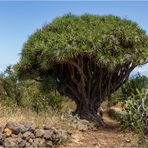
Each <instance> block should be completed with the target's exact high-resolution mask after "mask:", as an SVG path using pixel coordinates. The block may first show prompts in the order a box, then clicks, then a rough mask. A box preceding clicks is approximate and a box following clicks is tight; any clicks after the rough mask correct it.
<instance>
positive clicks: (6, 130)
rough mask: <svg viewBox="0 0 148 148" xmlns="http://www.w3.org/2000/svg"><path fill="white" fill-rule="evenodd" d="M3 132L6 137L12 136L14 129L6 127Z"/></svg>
mask: <svg viewBox="0 0 148 148" xmlns="http://www.w3.org/2000/svg"><path fill="white" fill-rule="evenodd" d="M3 133H4V135H5V136H6V137H10V136H11V135H12V130H11V129H9V128H5V129H4V131H3Z"/></svg>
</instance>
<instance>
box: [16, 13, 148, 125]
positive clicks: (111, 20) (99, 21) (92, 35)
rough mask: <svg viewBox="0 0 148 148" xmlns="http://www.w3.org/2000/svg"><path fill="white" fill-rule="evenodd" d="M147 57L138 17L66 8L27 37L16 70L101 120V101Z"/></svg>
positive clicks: (85, 116) (79, 112)
mask: <svg viewBox="0 0 148 148" xmlns="http://www.w3.org/2000/svg"><path fill="white" fill-rule="evenodd" d="M147 59H148V36H147V35H146V33H145V31H144V30H143V29H141V28H140V27H139V26H138V25H137V24H136V23H134V22H132V21H130V20H127V19H121V18H119V17H116V16H111V15H109V16H98V15H89V14H85V15H82V16H75V15H72V14H68V15H65V16H62V17H59V18H56V19H54V20H53V21H52V22H51V23H49V24H47V25H45V26H43V27H42V28H41V29H38V30H37V31H36V32H35V33H33V34H32V35H31V36H30V37H29V39H28V41H27V42H26V43H25V44H24V46H23V49H22V53H21V59H20V62H19V63H18V75H19V78H20V79H21V80H24V79H34V80H36V81H39V82H40V83H41V84H44V86H45V88H46V89H48V88H49V90H50V89H51V88H52V87H53V89H56V90H58V92H59V93H60V94H61V95H65V96H67V97H68V98H70V99H72V100H73V101H74V102H75V103H76V106H77V108H76V110H75V111H74V112H73V114H77V115H79V117H80V118H82V119H86V120H89V121H93V122H95V123H99V124H101V125H102V124H103V121H102V118H101V116H100V114H99V111H98V108H99V106H100V104H101V103H102V102H103V101H104V100H106V99H107V98H108V97H110V95H111V94H112V93H113V92H115V91H116V90H117V89H118V88H119V87H120V86H121V85H122V84H123V83H125V82H126V81H127V79H128V77H129V74H130V73H131V71H132V70H133V69H134V68H135V67H136V66H137V65H141V64H143V63H146V62H147ZM49 86H50V87H49Z"/></svg>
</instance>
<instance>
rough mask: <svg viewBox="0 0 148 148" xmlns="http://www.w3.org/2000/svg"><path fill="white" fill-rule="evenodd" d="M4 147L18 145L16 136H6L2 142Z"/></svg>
mask: <svg viewBox="0 0 148 148" xmlns="http://www.w3.org/2000/svg"><path fill="white" fill-rule="evenodd" d="M3 146H4V147H18V140H17V139H16V138H12V137H8V138H6V139H5V141H4V143H3Z"/></svg>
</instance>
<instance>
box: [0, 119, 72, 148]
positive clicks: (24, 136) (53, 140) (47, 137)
mask: <svg viewBox="0 0 148 148" xmlns="http://www.w3.org/2000/svg"><path fill="white" fill-rule="evenodd" d="M70 135H71V134H70V133H69V132H67V131H65V130H62V129H56V128H54V127H52V126H50V125H49V124H48V125H44V126H43V129H39V128H37V127H36V125H35V124H34V123H32V122H26V123H25V124H19V123H16V122H8V123H7V124H6V126H5V127H4V128H1V132H0V147H19V148H21V147H53V146H58V145H60V144H61V143H62V142H63V141H64V140H67V139H68V137H69V136H70Z"/></svg>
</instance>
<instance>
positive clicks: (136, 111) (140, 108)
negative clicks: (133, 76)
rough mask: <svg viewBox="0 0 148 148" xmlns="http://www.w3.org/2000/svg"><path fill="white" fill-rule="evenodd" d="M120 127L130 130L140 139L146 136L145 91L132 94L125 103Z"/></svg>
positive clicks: (147, 110)
mask: <svg viewBox="0 0 148 148" xmlns="http://www.w3.org/2000/svg"><path fill="white" fill-rule="evenodd" d="M122 127H123V128H130V129H131V130H133V131H135V132H136V133H138V134H139V136H140V139H141V138H144V135H147V136H148V94H147V93H146V89H142V90H141V91H139V90H138V89H137V90H136V94H132V95H131V96H129V97H128V99H127V100H126V101H125V108H124V114H123V117H122Z"/></svg>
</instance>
